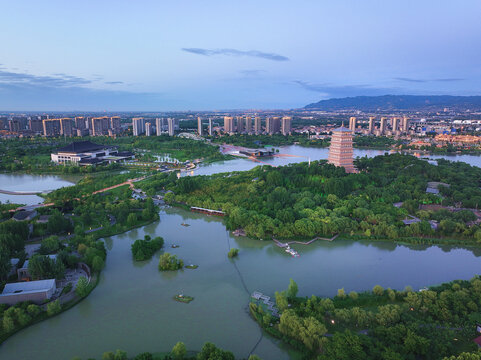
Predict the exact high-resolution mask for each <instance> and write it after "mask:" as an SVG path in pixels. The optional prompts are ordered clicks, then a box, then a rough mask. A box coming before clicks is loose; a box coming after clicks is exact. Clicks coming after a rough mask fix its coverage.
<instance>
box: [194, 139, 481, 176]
mask: <svg viewBox="0 0 481 360" xmlns="http://www.w3.org/2000/svg"><path fill="white" fill-rule="evenodd" d="M277 148H278V149H279V153H278V154H277V155H276V156H273V157H266V158H260V159H259V160H260V162H256V161H253V160H249V159H245V158H236V159H233V160H228V161H219V162H215V163H211V164H205V165H201V166H199V167H198V168H197V169H196V170H194V171H193V172H186V173H185V174H186V175H187V174H188V175H212V174H216V173H220V172H231V171H246V170H250V169H252V168H254V167H256V166H258V165H272V166H283V165H288V164H291V163H298V162H303V161H309V160H311V161H314V160H327V157H328V155H329V148H310V147H303V146H299V145H289V146H280V147H277ZM387 152H388V151H387V150H367V149H354V157H363V156H367V157H375V156H378V155H383V154H385V153H387ZM422 157H429V158H430V159H446V160H450V161H463V162H466V163H468V164H470V165H472V166H478V167H481V156H478V155H422Z"/></svg>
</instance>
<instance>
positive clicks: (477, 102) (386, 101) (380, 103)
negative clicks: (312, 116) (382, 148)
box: [304, 95, 481, 111]
mask: <svg viewBox="0 0 481 360" xmlns="http://www.w3.org/2000/svg"><path fill="white" fill-rule="evenodd" d="M445 107H448V108H452V109H457V110H467V109H470V110H481V96H450V95H382V96H355V97H346V98H338V99H328V100H321V101H319V102H316V103H313V104H309V105H307V106H305V107H304V109H309V110H315V109H319V110H327V111H330V110H361V111H379V110H416V111H419V110H433V111H434V110H438V109H443V108H445Z"/></svg>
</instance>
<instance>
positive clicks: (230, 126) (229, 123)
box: [224, 116, 234, 134]
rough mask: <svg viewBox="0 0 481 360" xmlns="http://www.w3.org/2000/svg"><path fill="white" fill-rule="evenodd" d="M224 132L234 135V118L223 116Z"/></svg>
mask: <svg viewBox="0 0 481 360" xmlns="http://www.w3.org/2000/svg"><path fill="white" fill-rule="evenodd" d="M224 132H226V133H229V134H233V133H234V118H233V117H232V116H224Z"/></svg>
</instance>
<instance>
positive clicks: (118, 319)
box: [0, 209, 481, 360]
mask: <svg viewBox="0 0 481 360" xmlns="http://www.w3.org/2000/svg"><path fill="white" fill-rule="evenodd" d="M182 222H186V223H188V224H190V225H191V226H190V227H184V226H181V225H180V224H181V223H182ZM144 234H149V235H151V236H157V235H160V236H163V237H164V239H165V241H166V246H165V250H166V251H168V252H170V253H174V254H177V255H178V256H179V257H180V258H182V259H184V260H185V262H186V264H189V263H194V264H197V265H199V268H198V269H196V270H188V269H185V270H183V271H179V272H172V273H162V272H159V271H158V270H157V262H158V254H156V255H155V256H154V258H153V259H152V260H151V261H146V262H140V263H136V262H134V261H133V260H132V257H131V252H130V245H131V243H132V242H133V241H134V240H135V239H138V238H142V237H143V236H144ZM174 243H175V244H179V245H180V248H176V249H172V248H171V247H170V245H171V244H174ZM106 244H107V247H108V249H109V254H108V257H107V263H106V267H105V270H104V271H103V273H102V276H101V281H100V284H99V285H98V287H97V288H96V289H95V290H94V291H93V292H92V293H91V295H90V296H89V297H88V298H87V299H86V300H84V301H83V302H81V303H80V304H78V305H77V306H75V307H74V308H72V309H70V310H69V311H67V312H65V313H63V314H61V315H59V316H57V317H55V318H52V319H49V320H47V321H44V322H42V323H39V324H37V325H34V326H32V327H30V328H27V329H25V330H23V331H21V332H20V333H19V334H17V335H15V336H14V337H12V338H10V339H9V340H7V341H6V342H5V343H4V344H2V345H1V346H0V358H1V359H15V358H16V359H33V358H35V359H71V358H72V357H73V356H77V355H78V356H81V357H82V358H87V357H97V358H99V357H100V356H101V354H102V353H103V352H104V351H107V350H112V349H117V348H121V349H124V350H126V351H127V352H128V353H129V354H131V355H133V354H137V353H139V352H142V351H163V350H168V349H170V348H171V347H172V346H173V345H174V344H175V343H176V342H177V341H184V342H185V343H186V345H187V347H188V348H189V349H199V348H200V347H201V345H202V344H203V343H204V342H206V341H211V342H214V343H216V344H217V345H219V346H221V347H223V348H226V349H230V350H232V351H233V352H234V353H235V354H236V356H238V357H247V355H248V353H249V351H250V350H251V349H252V348H253V347H254V345H255V344H256V343H257V341H258V340H259V338H260V336H261V331H260V329H259V327H258V326H257V324H256V323H255V322H254V321H253V320H252V319H251V318H250V317H249V315H248V313H247V308H246V307H247V304H248V301H249V293H250V292H252V291H254V290H259V291H262V292H264V293H267V294H269V295H273V293H274V291H276V290H281V289H284V288H286V287H287V285H288V283H289V279H290V278H293V279H294V280H295V281H296V282H297V283H298V285H299V293H300V295H306V296H310V295H311V294H317V295H326V296H331V295H334V294H335V293H336V291H337V289H339V288H341V287H344V288H345V289H346V290H347V291H350V290H356V291H362V290H366V289H371V288H372V287H373V286H374V285H376V284H380V285H382V286H384V287H392V288H396V289H403V288H404V286H406V285H411V286H413V287H414V288H420V287H423V286H426V285H430V284H436V283H441V282H444V281H450V280H453V279H469V278H471V277H472V276H473V275H474V274H476V273H478V272H479V268H480V265H481V259H480V257H479V256H480V255H481V251H480V250H474V251H472V250H467V249H453V248H440V247H435V246H434V247H407V246H401V245H395V244H392V243H385V242H375V243H368V242H365V243H364V242H352V241H334V242H332V243H330V242H317V243H315V244H312V245H310V246H308V247H305V246H304V247H303V246H302V245H298V246H296V247H295V248H296V249H297V250H298V251H299V253H300V254H301V256H300V257H299V258H292V257H290V256H289V255H287V254H286V253H285V252H283V251H282V250H281V249H280V248H278V247H276V246H274V245H273V243H272V242H269V241H258V240H252V239H248V238H234V237H232V236H230V235H229V234H228V232H226V230H225V227H224V225H223V223H222V221H221V220H220V219H217V218H211V217H205V216H204V215H200V214H193V213H190V212H186V211H183V210H178V209H166V210H165V211H162V212H161V218H160V221H159V222H157V223H154V224H151V225H149V226H146V227H144V228H142V229H136V230H133V231H130V232H128V233H125V234H121V235H118V236H115V237H112V238H108V239H106ZM229 246H232V247H237V248H239V249H240V253H239V258H238V259H236V260H230V259H228V258H227V251H228V248H229ZM234 262H235V264H236V265H237V268H238V270H239V272H238V271H237V270H236V268H235V266H234ZM460 264H462V266H460ZM180 292H183V293H185V294H187V295H191V296H194V297H195V300H194V301H193V302H192V303H190V304H182V303H178V302H176V301H174V300H172V296H174V295H175V294H177V293H180ZM255 353H256V354H258V355H259V356H261V358H263V359H267V360H268V359H288V358H290V357H291V356H292V355H293V354H292V353H289V352H288V350H287V349H286V348H283V347H280V346H279V345H278V344H277V342H276V341H275V340H273V339H271V338H268V337H263V339H262V340H261V342H260V343H259V345H258V346H257V348H256V349H255Z"/></svg>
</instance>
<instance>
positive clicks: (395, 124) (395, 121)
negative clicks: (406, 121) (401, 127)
mask: <svg viewBox="0 0 481 360" xmlns="http://www.w3.org/2000/svg"><path fill="white" fill-rule="evenodd" d="M398 122H399V119H398V118H397V117H395V118H393V119H392V133H393V135H394V134H396V132H397V131H398Z"/></svg>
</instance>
